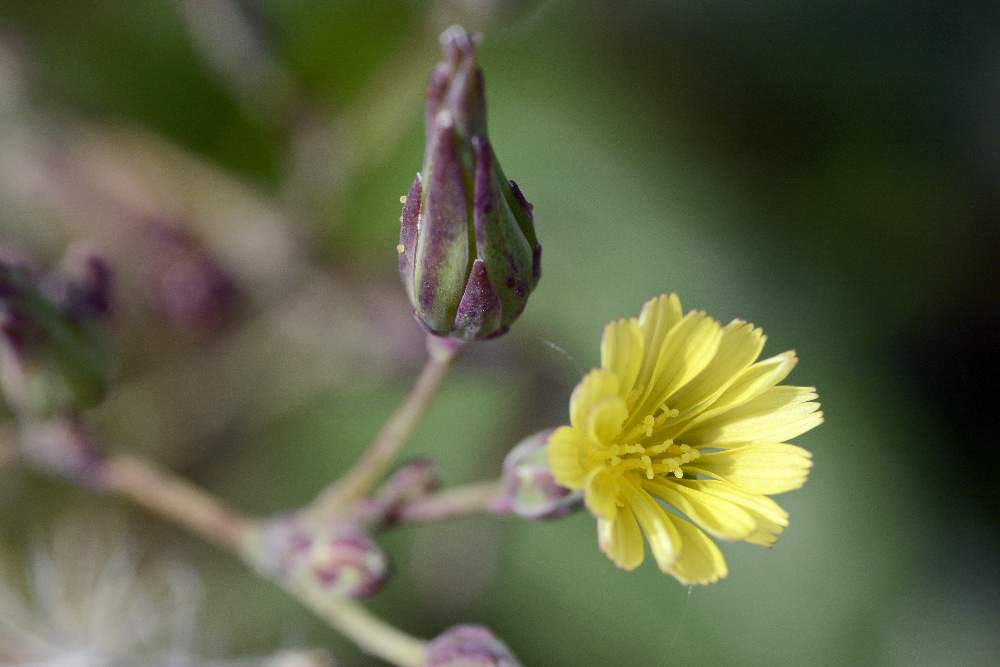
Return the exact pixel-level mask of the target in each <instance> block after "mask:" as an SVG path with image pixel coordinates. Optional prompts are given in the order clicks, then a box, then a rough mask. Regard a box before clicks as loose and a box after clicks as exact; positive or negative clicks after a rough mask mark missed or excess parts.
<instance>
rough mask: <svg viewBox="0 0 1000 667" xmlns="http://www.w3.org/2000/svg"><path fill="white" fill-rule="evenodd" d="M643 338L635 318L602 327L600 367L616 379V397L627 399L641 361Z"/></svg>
mask: <svg viewBox="0 0 1000 667" xmlns="http://www.w3.org/2000/svg"><path fill="white" fill-rule="evenodd" d="M643 349H644V345H643V337H642V330H641V329H640V328H639V321H638V320H636V319H635V318H632V319H628V320H616V321H615V322H612V323H610V324H609V325H608V326H606V327H604V336H603V337H602V338H601V367H602V368H604V369H605V370H609V371H611V372H612V373H614V374H615V376H617V377H618V395H619V396H621V397H622V398H628V395H629V394H630V393H631V392H632V387H634V386H635V381H636V379H637V378H638V377H639V371H640V370H641V369H642V361H643Z"/></svg>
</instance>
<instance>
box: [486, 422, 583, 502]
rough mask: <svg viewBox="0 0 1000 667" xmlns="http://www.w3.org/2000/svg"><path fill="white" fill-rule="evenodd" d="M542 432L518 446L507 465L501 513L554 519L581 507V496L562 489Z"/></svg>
mask: <svg viewBox="0 0 1000 667" xmlns="http://www.w3.org/2000/svg"><path fill="white" fill-rule="evenodd" d="M550 435H552V430H551V429H548V430H545V431H539V432H538V433H536V434H534V435H532V436H529V437H527V438H525V439H524V440H522V441H521V442H520V443H518V444H517V446H515V447H514V448H513V449H512V450H510V452H509V453H508V454H507V457H506V458H505V459H504V462H503V498H502V499H501V501H500V502H499V506H498V508H497V509H498V510H499V511H506V512H511V513H513V514H517V515H518V516H520V517H523V518H525V519H551V518H555V517H560V516H564V515H566V514H569V513H570V512H573V511H574V510H577V509H579V508H580V494H579V493H576V492H573V491H570V490H569V489H567V488H565V487H563V486H559V485H558V484H557V483H556V480H555V478H554V477H553V475H552V471H551V470H550V469H549V463H548V440H549V436H550Z"/></svg>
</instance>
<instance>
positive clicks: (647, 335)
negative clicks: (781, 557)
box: [549, 294, 823, 584]
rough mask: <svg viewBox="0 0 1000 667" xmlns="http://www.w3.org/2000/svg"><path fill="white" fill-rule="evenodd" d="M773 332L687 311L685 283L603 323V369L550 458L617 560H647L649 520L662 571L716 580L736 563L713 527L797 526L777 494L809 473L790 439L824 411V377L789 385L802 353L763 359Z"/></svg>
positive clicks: (724, 534) (769, 536)
mask: <svg viewBox="0 0 1000 667" xmlns="http://www.w3.org/2000/svg"><path fill="white" fill-rule="evenodd" d="M764 340H765V337H764V335H763V333H762V332H761V330H760V329H757V328H755V327H754V326H753V325H752V324H748V323H746V322H743V321H740V320H734V321H733V322H731V323H730V324H728V325H726V326H721V325H720V324H719V323H718V322H716V321H715V320H713V319H711V318H710V317H708V316H707V315H706V314H705V313H703V312H701V311H692V312H689V313H688V314H687V315H684V314H683V313H682V312H681V304H680V300H679V299H678V298H677V296H676V295H674V294H671V295H670V296H660V297H657V298H655V299H652V300H651V301H648V302H647V303H646V305H645V306H643V309H642V313H641V314H640V315H639V317H638V319H636V318H631V319H627V320H618V321H616V322H612V323H611V324H609V325H608V326H607V327H606V328H605V329H604V337H603V339H602V341H601V368H599V369H595V370H592V371H591V372H590V373H588V374H587V375H586V376H585V377H584V378H583V380H582V381H581V382H580V384H578V385H577V386H576V389H575V390H574V391H573V395H572V397H571V398H570V407H569V412H570V415H569V417H570V424H571V425H570V426H563V427H561V428H559V429H558V430H557V431H556V432H555V433H553V434H552V437H551V439H550V440H549V464H550V466H551V468H552V472H553V474H554V475H555V478H556V481H558V482H559V483H560V484H561V485H563V486H565V487H568V488H570V489H583V491H584V498H585V500H586V503H587V507H588V508H589V509H590V511H591V512H592V513H593V514H594V515H595V516H596V517H597V536H598V543H599V545H600V547H601V550H602V551H604V553H605V554H607V556H608V558H610V559H611V560H612V561H614V562H615V563H616V564H617V565H618V566H619V567H621V568H623V569H625V570H632V569H634V568H636V567H638V566H639V564H640V563H642V561H643V557H644V547H643V539H642V533H645V534H646V539H647V540H648V541H649V546H650V548H651V549H652V551H653V557H654V558H655V559H656V562H657V564H658V565H659V567H660V569H661V570H662V571H663V572H666V573H668V574H671V575H673V576H674V577H676V578H677V579H678V580H679V581H680V582H681V583H684V584H689V583H691V584H708V583H713V582H715V581H718V580H719V579H721V578H722V577H725V576H726V574H727V572H728V571H727V569H726V561H725V559H724V558H723V557H722V553H721V552H720V551H719V548H718V547H717V546H716V545H715V543H714V542H713V541H712V540H710V539H709V538H708V536H707V535H705V532H708V533H710V534H712V535H714V536H715V537H717V538H720V539H725V540H745V541H747V542H752V543H754V544H761V545H765V546H770V545H771V544H773V543H774V541H775V540H776V539H777V536H778V534H779V533H780V532H781V531H782V529H783V528H784V527H785V526H787V525H788V515H787V513H786V512H785V511H784V510H782V509H781V508H780V507H779V506H778V505H777V504H776V503H775V502H774V501H773V500H771V499H770V498H768V497H767V496H769V495H773V494H777V493H784V492H785V491H791V490H793V489H797V488H799V487H801V486H802V485H803V484H804V483H805V480H806V477H807V476H808V475H809V468H810V466H811V465H812V461H811V456H810V454H809V452H807V451H806V450H804V449H802V448H801V447H796V446H794V445H790V444H787V443H786V441H787V440H790V439H791V438H794V437H796V436H798V435H800V434H802V433H805V432H806V431H808V430H809V429H811V428H814V427H815V426H818V425H819V424H820V423H821V422H822V421H823V414H822V413H821V412H820V411H819V403H817V402H816V401H815V399H816V398H817V394H816V392H815V389H814V388H813V387H792V386H786V385H781V386H778V383H779V382H781V381H782V380H783V379H785V377H786V376H787V375H788V373H789V372H791V370H792V368H793V367H794V366H795V362H796V358H795V354H794V353H793V352H785V353H783V354H779V355H778V356H775V357H771V358H770V359H764V360H763V361H757V357H758V356H759V355H760V352H761V350H762V349H763V347H764ZM659 501H663V502H664V503H666V505H668V506H669V507H670V508H671V509H672V510H674V511H673V512H670V511H667V509H666V508H665V507H664V505H662V504H661V503H660V502H659ZM680 515H684V516H686V518H687V520H685V519H683V518H681V516H680ZM692 524H695V525H692ZM640 531H641V532H640ZM703 531H705V532H703Z"/></svg>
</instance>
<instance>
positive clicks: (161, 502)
mask: <svg viewBox="0 0 1000 667" xmlns="http://www.w3.org/2000/svg"><path fill="white" fill-rule="evenodd" d="M100 481H101V484H102V486H103V488H104V489H105V490H108V491H111V492H114V493H117V494H118V495H121V496H124V497H126V498H128V499H130V500H132V501H133V502H134V503H136V504H137V505H141V506H142V507H144V508H145V509H147V510H149V511H150V512H152V513H154V514H158V515H159V516H161V517H163V518H166V519H169V520H171V521H173V522H174V523H176V524H179V525H181V526H183V527H184V528H187V529H188V530H189V531H191V532H192V533H195V534H196V535H198V536H200V537H202V538H204V539H205V540H207V541H209V542H211V543H213V544H215V545H217V546H220V547H222V548H224V549H227V550H229V551H235V552H237V553H239V550H240V547H241V545H242V543H243V540H244V538H245V537H246V535H247V533H248V532H249V531H250V530H251V529H252V527H253V522H252V521H251V520H250V518H249V517H245V516H242V515H240V514H238V513H236V512H234V511H233V510H231V509H229V508H227V507H226V506H225V505H223V504H222V503H221V502H219V501H218V500H217V499H216V498H215V497H213V496H211V495H210V494H208V493H207V492H205V491H203V490H202V489H200V488H199V487H197V486H195V485H194V484H191V483H190V482H187V481H185V480H183V479H180V478H179V477H176V476H175V475H174V474H173V473H171V472H168V471H167V470H166V469H163V468H160V467H159V466H157V465H155V464H153V463H152V462H149V461H144V460H142V459H139V458H136V457H132V456H117V457H113V458H110V459H108V460H107V461H105V463H104V464H103V465H102V466H101V476H100Z"/></svg>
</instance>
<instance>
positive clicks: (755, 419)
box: [684, 386, 823, 447]
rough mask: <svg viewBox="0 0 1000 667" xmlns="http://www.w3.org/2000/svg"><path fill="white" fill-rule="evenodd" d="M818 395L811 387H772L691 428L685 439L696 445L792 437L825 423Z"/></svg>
mask: <svg viewBox="0 0 1000 667" xmlns="http://www.w3.org/2000/svg"><path fill="white" fill-rule="evenodd" d="M815 398H817V396H816V392H815V389H814V388H812V387H791V386H780V387H772V388H770V389H768V390H767V391H765V392H764V393H763V394H761V395H760V396H758V397H757V398H755V399H753V400H752V401H749V402H748V403H744V404H743V405H741V406H739V407H737V408H733V409H732V410H729V411H727V412H724V413H722V414H720V415H718V416H716V417H714V418H712V419H709V420H707V421H704V422H702V423H700V424H698V425H696V426H693V427H691V428H690V429H689V430H687V431H686V432H685V433H684V440H685V442H687V443H688V444H690V445H693V446H696V447H698V446H703V447H736V446H739V445H742V444H745V443H751V442H783V441H785V440H791V439H792V438H795V437H796V436H799V435H801V434H803V433H805V432H806V431H808V430H809V429H812V428H815V427H816V426H818V425H819V424H821V423H822V422H823V414H822V413H821V412H819V407H820V406H819V403H816V402H815V401H814V399H815Z"/></svg>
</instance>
